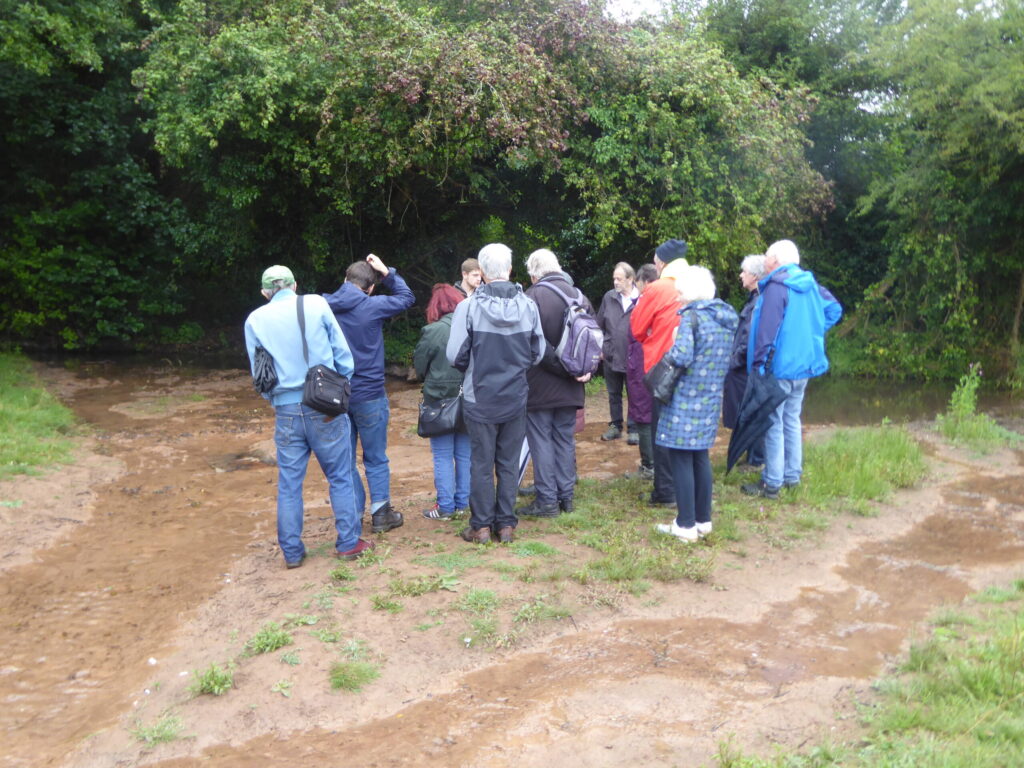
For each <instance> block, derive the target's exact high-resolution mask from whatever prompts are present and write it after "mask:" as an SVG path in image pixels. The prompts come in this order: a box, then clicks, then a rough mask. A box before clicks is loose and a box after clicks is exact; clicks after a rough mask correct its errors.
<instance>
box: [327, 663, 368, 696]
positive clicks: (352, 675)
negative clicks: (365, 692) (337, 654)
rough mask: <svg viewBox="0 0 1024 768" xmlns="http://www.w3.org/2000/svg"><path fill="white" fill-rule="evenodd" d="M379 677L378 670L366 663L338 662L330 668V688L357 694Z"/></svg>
mask: <svg viewBox="0 0 1024 768" xmlns="http://www.w3.org/2000/svg"><path fill="white" fill-rule="evenodd" d="M378 677H380V669H379V668H378V667H377V665H376V664H372V663H370V662H368V661H339V662H337V663H336V664H334V666H332V667H331V688H334V689H335V690H337V689H340V690H343V691H348V692H349V693H358V692H359V691H361V690H362V689H363V687H364V686H366V685H369V684H370V683H372V682H373V681H374V680H376V679H377V678H378Z"/></svg>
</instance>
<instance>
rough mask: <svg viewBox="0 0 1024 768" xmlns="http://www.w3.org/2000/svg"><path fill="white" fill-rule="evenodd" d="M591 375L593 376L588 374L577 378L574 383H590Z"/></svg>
mask: <svg viewBox="0 0 1024 768" xmlns="http://www.w3.org/2000/svg"><path fill="white" fill-rule="evenodd" d="M592 375H593V374H590V373H588V374H586V375H585V376H577V377H576V381H578V382H579V383H580V384H586V383H587V382H588V381H590V377H591V376H592Z"/></svg>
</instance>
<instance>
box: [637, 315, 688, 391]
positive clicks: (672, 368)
mask: <svg viewBox="0 0 1024 768" xmlns="http://www.w3.org/2000/svg"><path fill="white" fill-rule="evenodd" d="M690 327H691V328H692V329H693V342H694V346H696V344H697V313H696V312H691V313H690ZM684 373H686V368H685V367H680V366H677V365H672V363H670V362H669V359H668V352H666V353H665V354H664V355H662V357H661V360H659V361H658V362H657V363H655V364H654V367H653V368H651V370H649V371H648V372H647V373H646V374H644V384H645V385H646V386H647V389H649V390H650V392H651V396H652V397H653V398H654V399H655V400H657V401H658V402H659V403H661V404H662V405H668V404H669V403H671V402H672V395H673V394H675V391H676V385H677V384H678V383H679V379H680V377H681V376H682V375H683V374H684Z"/></svg>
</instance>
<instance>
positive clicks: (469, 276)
mask: <svg viewBox="0 0 1024 768" xmlns="http://www.w3.org/2000/svg"><path fill="white" fill-rule="evenodd" d="M480 277H481V274H480V262H479V261H477V260H476V259H466V260H465V261H464V262H462V287H463V288H465V289H466V293H472V292H473V291H475V290H476V289H477V288H479V287H480Z"/></svg>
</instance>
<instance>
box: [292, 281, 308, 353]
mask: <svg viewBox="0 0 1024 768" xmlns="http://www.w3.org/2000/svg"><path fill="white" fill-rule="evenodd" d="M295 309H296V311H297V312H298V313H299V333H301V334H302V359H303V360H305V361H306V367H307V368H309V344H307V343H306V313H305V312H303V311H302V297H301V296H298V297H296V299H295Z"/></svg>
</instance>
